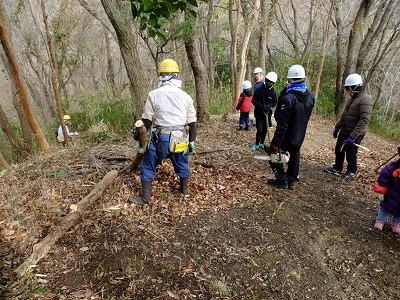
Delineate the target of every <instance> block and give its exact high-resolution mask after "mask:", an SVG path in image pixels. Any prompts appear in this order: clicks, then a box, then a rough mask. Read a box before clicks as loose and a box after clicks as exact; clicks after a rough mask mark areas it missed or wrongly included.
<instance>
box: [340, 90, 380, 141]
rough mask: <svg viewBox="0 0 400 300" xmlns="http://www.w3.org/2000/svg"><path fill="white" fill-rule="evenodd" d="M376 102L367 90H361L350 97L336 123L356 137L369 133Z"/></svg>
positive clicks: (346, 132) (345, 131)
mask: <svg viewBox="0 0 400 300" xmlns="http://www.w3.org/2000/svg"><path fill="white" fill-rule="evenodd" d="M373 106H374V102H373V101H372V99H371V96H370V95H368V93H367V92H366V91H361V92H360V93H357V94H355V95H354V96H353V97H351V98H350V100H349V101H348V103H347V104H346V107H345V109H344V111H343V113H342V115H341V117H340V119H339V121H338V122H337V124H336V127H337V128H340V130H341V131H342V132H343V133H344V134H347V135H349V136H350V137H352V138H353V139H356V138H357V137H358V136H360V135H365V134H366V133H367V128H368V123H369V120H370V118H371V113H372V108H373Z"/></svg>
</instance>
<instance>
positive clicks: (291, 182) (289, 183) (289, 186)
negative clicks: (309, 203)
mask: <svg viewBox="0 0 400 300" xmlns="http://www.w3.org/2000/svg"><path fill="white" fill-rule="evenodd" d="M288 189H289V190H294V179H289V180H288Z"/></svg>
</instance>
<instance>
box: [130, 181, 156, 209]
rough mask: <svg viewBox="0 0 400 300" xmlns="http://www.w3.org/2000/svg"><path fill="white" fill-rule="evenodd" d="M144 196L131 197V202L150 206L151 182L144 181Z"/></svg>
mask: <svg viewBox="0 0 400 300" xmlns="http://www.w3.org/2000/svg"><path fill="white" fill-rule="evenodd" d="M142 193H143V195H142V196H130V197H129V201H130V202H132V203H135V204H138V205H146V204H149V202H150V198H151V181H142Z"/></svg>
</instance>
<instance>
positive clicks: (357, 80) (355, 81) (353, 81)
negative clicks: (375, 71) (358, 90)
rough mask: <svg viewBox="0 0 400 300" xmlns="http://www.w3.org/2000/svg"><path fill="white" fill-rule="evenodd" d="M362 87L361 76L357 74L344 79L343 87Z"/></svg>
mask: <svg viewBox="0 0 400 300" xmlns="http://www.w3.org/2000/svg"><path fill="white" fill-rule="evenodd" d="M354 85H355V86H362V85H363V81H362V79H361V76H360V75H358V74H350V75H349V76H347V77H346V80H345V81H344V86H354Z"/></svg>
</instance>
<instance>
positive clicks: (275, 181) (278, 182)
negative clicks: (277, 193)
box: [267, 179, 289, 189]
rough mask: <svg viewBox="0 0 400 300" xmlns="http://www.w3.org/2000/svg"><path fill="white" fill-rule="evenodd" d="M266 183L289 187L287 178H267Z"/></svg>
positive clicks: (283, 187)
mask: <svg viewBox="0 0 400 300" xmlns="http://www.w3.org/2000/svg"><path fill="white" fill-rule="evenodd" d="M267 184H268V185H270V186H274V187H277V188H281V189H288V188H289V186H288V182H287V180H279V179H268V180H267Z"/></svg>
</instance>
